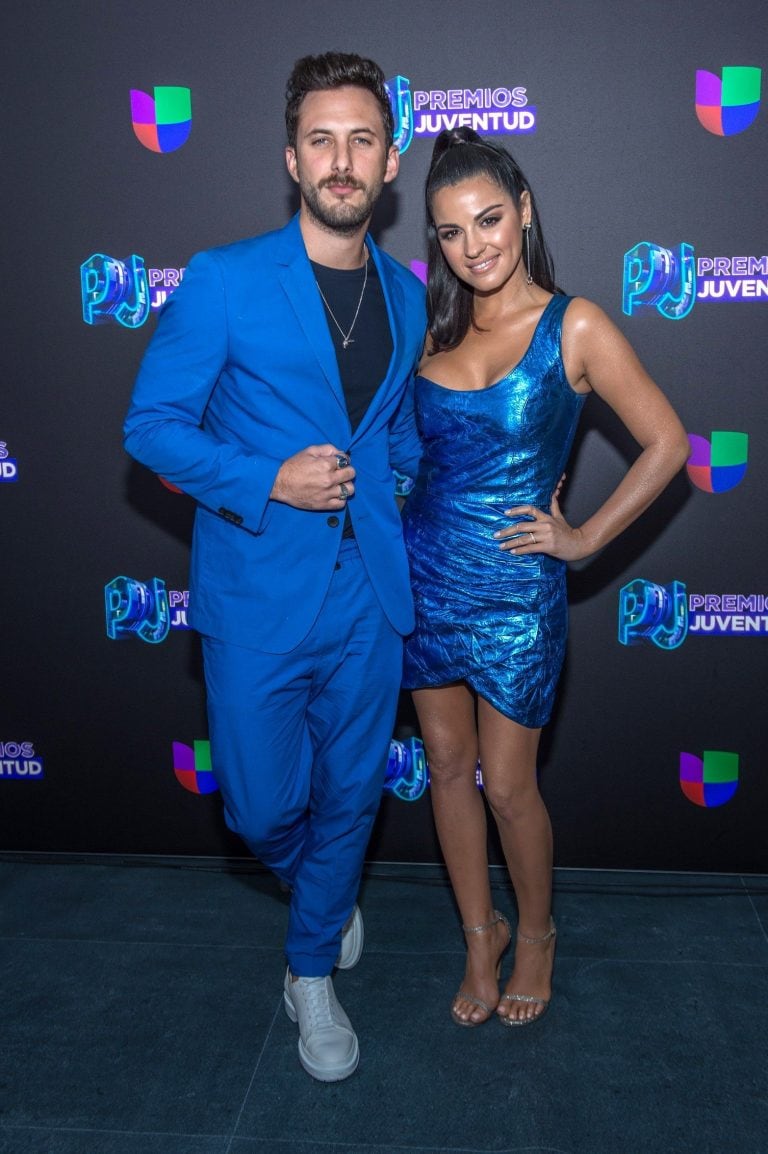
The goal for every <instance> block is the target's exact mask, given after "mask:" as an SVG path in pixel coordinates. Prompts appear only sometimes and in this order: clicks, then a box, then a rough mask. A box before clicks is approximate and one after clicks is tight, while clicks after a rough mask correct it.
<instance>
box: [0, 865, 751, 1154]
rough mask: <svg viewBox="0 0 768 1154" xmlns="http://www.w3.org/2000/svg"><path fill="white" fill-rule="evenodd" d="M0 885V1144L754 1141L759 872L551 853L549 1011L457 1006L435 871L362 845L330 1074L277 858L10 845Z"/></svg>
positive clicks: (372, 1153)
mask: <svg viewBox="0 0 768 1154" xmlns="http://www.w3.org/2000/svg"><path fill="white" fill-rule="evenodd" d="M404 868H405V867H404ZM499 879H500V880H499V885H498V887H497V891H496V904H497V905H500V906H501V907H502V908H503V909H507V910H509V909H510V907H511V902H510V900H509V896H508V894H507V892H506V890H505V888H504V886H503V884H502V882H501V875H500V874H499ZM0 896H1V897H2V914H1V915H0V975H2V998H1V1000H0V1154H91V1152H93V1154H267V1152H270V1154H395V1152H397V1154H403V1152H408V1154H427V1152H429V1154H436V1152H440V1154H485V1152H489V1154H491V1152H493V1154H511V1152H513V1151H514V1152H520V1154H522V1152H523V1151H525V1152H528V1154H531V1152H534V1151H535V1152H539V1151H540V1152H549V1154H768V1074H767V1073H766V1065H767V1063H766V1057H765V1051H766V1038H768V934H767V933H766V930H767V929H768V879H765V878H738V877H704V876H696V875H662V874H637V873H632V874H628V873H596V872H585V873H580V872H575V871H560V872H558V874H557V879H556V905H555V912H556V917H557V922H558V955H557V968H556V993H555V999H554V1001H553V1004H552V1008H551V1010H550V1012H549V1014H548V1015H547V1017H546V1019H545V1020H544V1021H542V1022H541V1023H539V1024H538V1025H536V1026H535V1027H532V1028H530V1029H525V1030H508V1029H504V1028H503V1027H501V1026H500V1025H499V1023H497V1022H495V1021H492V1022H490V1023H488V1025H486V1026H484V1027H483V1028H481V1029H476V1030H462V1029H459V1028H457V1027H456V1026H454V1025H453V1023H452V1021H451V1019H450V1017H449V1014H448V1006H449V1003H450V999H451V996H452V994H453V992H454V990H455V989H456V987H457V985H458V983H459V981H460V979H461V974H462V969H463V963H462V954H463V947H462V940H461V934H460V932H459V929H458V923H457V919H456V916H455V913H454V910H453V905H452V901H451V897H450V893H449V891H448V889H447V888H446V886H445V885H444V884H443V883H442V877H441V874H440V872H439V871H437V870H433V869H425V868H419V867H410V869H409V876H407V877H405V876H399V875H398V874H397V873H396V872H395V871H394V870H393V869H392V868H385V867H382V866H378V867H372V868H371V870H370V871H369V872H368V874H367V876H366V880H365V882H364V886H363V892H362V897H361V904H362V907H363V911H364V914H365V918H366V935H367V937H366V950H365V954H364V956H363V960H362V962H361V963H360V965H359V966H358V967H357V968H356V969H355V970H352V971H349V972H347V973H343V974H339V975H338V977H337V979H336V988H337V991H338V993H339V995H340V997H341V999H342V1001H343V1004H344V1006H345V1008H346V1009H347V1011H348V1013H349V1015H350V1017H351V1018H352V1021H353V1022H354V1023H355V1026H356V1028H357V1031H358V1034H359V1036H360V1043H361V1051H362V1059H361V1063H360V1067H359V1070H358V1072H357V1073H356V1074H355V1076H354V1077H353V1078H351V1079H349V1080H348V1081H346V1082H343V1083H338V1084H335V1085H322V1084H319V1083H316V1082H314V1081H313V1080H312V1079H310V1078H309V1077H308V1076H307V1075H306V1074H305V1073H304V1072H303V1071H302V1070H301V1068H300V1067H299V1065H298V1062H297V1058H296V1027H295V1026H293V1025H292V1024H291V1023H290V1022H289V1021H288V1019H287V1017H286V1016H285V1014H284V1012H283V1009H282V996H281V981H282V976H283V967H284V962H283V958H282V953H281V939H282V933H283V929H284V925H285V920H286V900H285V897H284V896H283V895H282V894H281V893H280V892H279V890H278V889H277V887H276V886H275V885H274V884H273V882H272V880H271V878H269V877H268V876H267V875H263V874H258V873H253V872H247V871H242V872H232V871H230V872H228V871H227V870H225V869H223V868H216V866H215V863H201V862H199V861H198V862H190V863H186V864H181V863H174V864H170V863H169V864H163V863H158V864H152V865H147V864H139V863H135V864H131V863H128V864H112V863H111V862H104V861H99V860H98V859H94V860H93V861H88V862H80V863H76V862H74V861H72V860H71V859H67V858H63V859H62V860H61V861H60V862H56V863H40V862H33V861H26V860H19V859H14V858H13V857H10V858H7V859H6V860H3V861H0Z"/></svg>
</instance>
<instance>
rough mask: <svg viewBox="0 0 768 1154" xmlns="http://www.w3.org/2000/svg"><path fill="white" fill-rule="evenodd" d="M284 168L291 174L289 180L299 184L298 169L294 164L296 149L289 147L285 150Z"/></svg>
mask: <svg viewBox="0 0 768 1154" xmlns="http://www.w3.org/2000/svg"><path fill="white" fill-rule="evenodd" d="M285 166H286V168H287V169H288V171H289V172H290V174H291V179H292V180H295V181H296V183H297V184H298V183H299V167H298V165H297V163H296V149H295V148H291V147H290V145H288V146H286V149H285Z"/></svg>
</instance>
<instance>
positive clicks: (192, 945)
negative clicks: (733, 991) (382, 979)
mask: <svg viewBox="0 0 768 1154" xmlns="http://www.w3.org/2000/svg"><path fill="white" fill-rule="evenodd" d="M761 931H762V936H763V937H764V938H765V940H766V944H768V935H766V934H765V931H764V930H762V926H761ZM54 943H55V944H59V945H69V946H120V947H121V948H126V947H150V948H155V949H168V948H172V949H195V950H214V951H217V952H218V951H224V950H229V951H233V952H237V953H246V952H250V953H254V954H265V955H268V956H270V957H272V956H283V952H284V951H283V947H282V946H246V945H236V944H227V945H225V944H218V943H207V942H183V941H181V942H179V941H159V942H158V941H148V940H146V939H138V940H136V941H131V940H129V939H124V938H59V937H2V936H0V945H2V944H9V945H19V944H23V945H27V944H30V945H51V944H54ZM365 956H366V958H369V959H374V958H375V959H379V958H381V959H385V960H386V959H389V958H392V957H403V958H413V957H420V958H427V957H435V958H459V959H460V958H463V957H465V956H466V951H465V950H464V949H462V948H461V947H454V946H446V947H445V948H443V949H435V948H431V949H427V948H419V947H415V948H413V949H405V948H403V947H402V946H400V947H398V948H393V949H390V948H388V947H386V946H380V947H375V946H371V945H370V944H367V945H366V949H365ZM557 956H558V961H561V962H564V961H567V962H577V963H578V962H595V963H605V962H612V963H615V962H619V963H622V964H625V965H705V966H735V967H744V968H749V969H763V968H765V967H766V966H768V956H767V957H766V960H765V961H764V962H763V961H753V962H743V961H736V960H730V959H723V960H718V959H712V958H709V957H707V958H670V957H665V956H661V957H650V958H638V957H636V956H631V957H630V956H628V955H624V954H616V955H607V956H603V957H595V955H594V954H577V953H569V952H568V951H567V950H566V949H564V948H563V947H562V946H561V947H560V949H559V950H558V955H557Z"/></svg>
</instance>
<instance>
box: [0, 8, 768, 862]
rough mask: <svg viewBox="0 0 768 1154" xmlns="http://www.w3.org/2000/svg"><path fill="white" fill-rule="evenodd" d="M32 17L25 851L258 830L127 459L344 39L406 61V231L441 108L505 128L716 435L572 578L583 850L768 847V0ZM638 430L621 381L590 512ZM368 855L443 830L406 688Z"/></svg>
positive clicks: (22, 481) (177, 517) (566, 752)
mask: <svg viewBox="0 0 768 1154" xmlns="http://www.w3.org/2000/svg"><path fill="white" fill-rule="evenodd" d="M3 41H4V43H3V50H4V55H5V57H6V59H5V61H4V63H3V68H2V79H3V84H4V97H3V119H4V127H5V139H6V146H5V151H4V154H3V168H4V177H5V179H4V182H3V183H4V186H5V197H6V209H5V214H4V228H3V230H2V232H3V236H2V244H3V247H4V248H5V250H6V251H5V260H4V264H3V268H4V293H3V299H4V306H3V314H4V320H5V333H4V337H3V342H2V344H3V348H2V354H3V359H4V368H3V371H2V386H1V387H2V405H1V406H0V518H1V519H2V543H3V550H2V551H3V564H2V566H1V567H0V583H1V585H0V592H1V596H2V602H1V604H2V647H3V660H2V670H3V675H4V676H3V683H4V684H3V690H2V698H1V699H0V849H4V850H29V851H40V852H47V851H51V852H67V851H71V852H77V853H85V852H93V853H98V852H105V853H119V854H168V855H184V854H194V855H213V856H238V855H242V854H244V850H243V847H242V846H241V844H240V843H239V842H238V841H237V840H236V839H235V838H233V837H232V836H231V835H229V834H228V833H227V831H226V830H225V828H224V824H223V821H222V818H221V812H220V808H221V807H220V802H219V799H218V795H217V789H216V766H215V765H211V761H210V755H209V748H208V744H207V731H206V720H205V708H204V696H203V687H202V679H201V668H200V654H199V644H198V640H197V638H196V637H195V635H194V634H193V633H192V632H190V631H189V630H188V629H187V627H186V611H187V602H188V595H187V591H186V579H187V564H188V545H189V538H190V529H191V521H192V516H193V506H192V502H191V501H190V499H189V498H187V497H186V496H184V495H183V494H180V493H178V492H174V491H173V490H172V488H170V487H168V486H166V485H164V484H163V483H162V481H161V480H159V479H158V478H156V477H154V476H152V475H151V474H150V473H148V472H146V471H143V470H142V469H140V468H139V467H138V466H136V465H134V464H132V463H131V462H130V461H129V459H128V458H127V457H126V456H125V455H124V453H123V451H122V448H121V425H122V419H123V415H124V412H125V409H126V406H127V403H128V398H129V395H130V391H131V386H132V382H133V378H134V375H135V372H136V369H137V366H138V363H139V359H140V357H141V355H142V352H143V350H144V348H145V346H146V344H147V341H148V339H149V337H150V335H151V333H152V331H153V329H154V326H155V318H156V313H157V310H158V308H159V307H160V306H161V304H162V302H163V301H164V300H165V299H166V297H167V296H168V294H170V293H172V292H173V291H174V289H175V288H176V287H177V286H178V284H179V282H180V279H181V278H182V277H183V275H184V267H185V265H186V263H187V261H188V260H189V257H190V255H191V254H192V253H193V252H194V251H196V250H199V249H204V248H208V247H210V246H212V245H216V244H221V243H224V242H227V241H230V240H234V239H237V238H240V237H243V236H248V235H252V234H254V233H257V232H261V231H263V230H266V229H270V228H274V227H277V226H279V225H281V224H282V223H284V222H285V220H286V219H287V217H288V215H289V214H290V213H291V212H293V211H295V209H296V196H295V190H294V186H293V185H292V183H291V182H290V180H289V178H288V176H287V173H286V172H285V165H284V158H283V147H284V130H283V92H284V86H285V80H286V77H287V75H288V73H289V71H290V68H291V66H292V64H293V61H294V60H295V59H296V58H297V57H298V56H301V55H303V54H305V53H307V52H320V51H325V50H327V49H329V48H338V49H342V50H345V51H357V52H360V53H363V54H365V55H370V56H373V57H374V58H375V59H376V60H378V61H379V62H380V63H381V65H382V67H383V68H384V69H385V70H386V73H387V76H388V77H389V78H390V80H389V86H390V91H391V96H392V100H393V104H394V107H395V111H396V118H397V127H398V140H399V144H400V148H401V152H402V163H401V172H400V175H399V177H398V179H397V181H396V182H395V183H394V185H391V186H389V187H388V189H387V193H386V196H385V198H384V200H383V201H382V203H381V204H380V206H379V209H378V210H377V216H376V218H375V228H374V231H375V233H376V235H377V237H378V239H379V240H380V241H381V242H382V243H383V244H384V246H385V247H386V248H388V249H389V251H390V252H392V253H393V255H395V256H396V257H397V258H398V259H400V260H401V261H402V262H404V263H405V264H410V265H412V267H413V268H414V269H415V270H416V271H417V272H419V271H421V272H422V273H423V264H422V263H421V262H423V260H424V256H425V240H424V231H423V208H422V186H423V180H424V176H425V173H426V169H427V164H428V158H429V155H430V149H431V138H432V137H434V136H435V135H436V133H437V132H438V131H440V129H441V128H443V127H446V126H451V125H455V124H469V125H472V126H474V127H475V128H477V129H478V130H479V131H480V132H481V133H484V134H487V135H492V136H494V137H497V138H499V139H502V140H503V141H504V142H505V143H506V144H507V145H508V146H509V147H510V149H511V150H512V151H513V152H514V154H515V155H516V157H517V158H518V159H519V161H520V163H521V165H522V167H523V169H524V170H525V171H526V173H527V174H528V177H529V179H530V180H531V182H532V185H533V187H534V190H535V192H536V196H537V198H538V200H539V204H540V208H541V212H542V217H543V221H544V225H545V229H546V233H547V237H548V240H549V242H550V245H551V247H552V249H553V251H554V254H555V257H556V265H557V273H558V279H559V282H560V284H561V285H562V286H563V287H564V288H565V290H566V291H568V292H570V293H573V294H581V295H584V296H587V297H590V298H592V299H593V300H595V301H597V302H598V303H599V304H600V305H601V306H602V307H603V308H604V309H606V310H607V312H608V313H609V315H610V316H612V317H613V319H614V320H615V321H616V322H617V323H618V324H619V326H620V327H621V328H622V330H623V331H624V332H625V333H626V334H627V336H628V337H629V339H630V341H631V342H632V343H633V344H634V346H635V347H636V349H637V350H638V352H639V354H640V356H641V358H642V359H643V360H644V362H645V364H646V365H647V366H648V368H649V370H650V372H651V373H652V375H653V376H654V377H655V378H656V379H657V380H658V381H659V383H660V384H661V385H662V387H663V388H664V389H665V390H666V391H667V393H668V394H669V396H670V397H671V398H672V400H673V402H674V403H675V405H676V406H677V408H678V410H679V412H680V414H681V416H682V418H683V421H684V423H685V425H686V428H687V430H688V432H689V435H690V440H691V446H692V453H691V458H690V463H689V465H688V467H687V470H686V471H685V472H684V473H682V474H681V475H680V477H679V478H678V479H677V480H676V481H675V483H673V485H672V486H671V487H670V489H669V490H668V492H667V493H666V494H665V495H664V497H663V499H662V500H661V501H659V503H658V504H657V505H656V506H655V507H654V509H653V510H652V511H651V512H649V513H648V514H647V515H646V516H645V517H644V518H643V519H642V520H641V521H640V522H639V523H638V524H637V525H636V526H634V527H633V528H632V529H631V530H630V531H629V532H628V533H627V534H626V535H625V537H624V538H623V539H622V540H621V542H619V543H616V544H614V545H613V546H612V547H610V548H609V549H607V550H605V551H604V553H603V554H602V555H600V556H598V557H596V558H594V559H593V560H591V561H590V562H589V563H585V564H583V565H581V566H579V567H578V568H575V569H574V570H573V571H572V573H571V580H570V589H571V604H572V618H571V641H570V653H569V658H568V662H567V667H566V671H565V675H564V679H563V683H562V690H561V695H560V701H559V706H558V709H557V713H556V716H555V719H554V721H553V723H552V725H551V726H550V728H549V730H548V731H547V733H546V736H545V739H544V743H543V749H542V757H541V781H542V789H543V792H544V794H545V797H546V800H547V802H548V804H549V806H550V810H551V813H552V818H553V822H554V826H555V833H556V847H557V859H556V860H557V863H558V864H559V865H563V866H585V867H590V866H600V867H638V868H640V867H649V868H660V869H661V868H663V869H697V870H698V869H701V870H719V871H764V870H765V869H766V868H767V867H768V857H767V856H766V849H765V846H766V837H765V813H766V810H767V808H768V760H767V758H766V752H765V745H766V742H765V736H766V725H765V715H766V705H765V696H766V651H767V646H768V637H767V635H768V584H767V583H766V580H765V578H766V559H767V557H768V545H766V515H765V492H766V486H767V485H768V418H767V414H766V402H765V399H764V393H765V388H766V370H765V354H766V332H767V331H768V323H767V322H768V257H766V255H765V254H766V250H767V249H768V245H767V244H766V236H767V232H766V228H767V225H766V210H765V198H766V191H765V190H766V187H767V186H768V149H767V147H766V145H767V144H768V107H766V106H765V104H764V103H763V104H761V98H762V97H763V95H764V83H763V77H764V74H765V72H766V71H767V70H768V22H766V20H765V16H764V11H763V6H762V4H761V3H760V0H752V2H750V3H745V2H741V0H731V3H729V4H727V5H725V4H722V3H721V2H720V0H717V2H715V0H700V2H698V3H696V4H694V3H690V4H669V3H668V2H666V0H650V2H646V3H643V4H637V3H635V2H634V0H574V2H572V3H561V2H558V0H540V2H539V3H537V4H533V5H532V4H530V3H525V4H523V3H515V2H514V0H513V2H511V3H507V4H504V5H500V6H499V5H497V6H496V7H491V8H490V9H488V8H478V7H477V5H472V4H468V3H466V0H443V2H441V3H431V2H424V3H421V4H413V3H412V0H390V2H389V3H373V2H370V0H336V3H334V4H333V5H332V6H331V7H330V8H329V7H328V6H327V5H317V4H316V3H311V2H310V0H291V2H290V3H288V4H285V5H282V6H280V5H274V4H271V3H266V0H223V2H219V3H213V2H208V0H196V2H195V3H189V2H184V3H182V2H181V0H165V2H164V3H162V4H158V3H156V2H155V0H151V2H150V0H134V2H133V3H131V4H118V3H116V2H111V0H90V2H86V0H70V2H69V3H67V4H54V3H50V2H47V3H46V2H43V0H24V2H23V3H22V2H21V0H10V2H9V3H8V4H7V5H6V10H5V34H4V37H3ZM635 451H636V449H635V447H634V445H633V444H632V443H631V441H630V439H629V438H628V436H627V435H626V433H625V432H624V431H623V429H622V428H621V426H619V425H618V424H617V422H616V420H615V419H614V418H613V416H612V414H611V413H610V412H609V411H607V410H606V409H605V407H604V406H603V405H601V403H600V402H599V401H597V400H594V399H592V400H590V402H589V403H588V404H587V407H586V412H585V417H584V421H583V425H582V429H581V433H580V436H579V439H578V444H577V448H576V452H575V454H574V458H573V461H572V462H571V465H570V467H569V476H568V481H567V488H566V495H565V508H566V513H567V514H568V515H569V516H570V518H571V519H573V520H575V521H577V522H578V521H579V520H580V519H582V518H583V517H585V516H586V515H587V514H588V513H589V512H590V511H591V510H592V509H593V508H594V507H595V505H596V504H597V503H598V502H600V501H601V500H602V499H603V498H604V497H605V495H606V494H607V493H608V492H609V491H610V490H611V488H612V487H613V486H614V485H615V484H616V482H617V480H618V478H619V477H620V476H621V473H622V471H623V470H624V469H625V468H626V466H627V463H628V462H629V461H631V459H632V457H633V454H634V453H635ZM258 756H259V751H258V750H254V757H255V758H257V757H258ZM494 854H495V860H496V861H499V860H501V859H500V856H499V853H498V847H495V848H494ZM370 856H371V857H372V858H374V859H376V860H396V861H436V860H439V850H438V848H437V844H436V840H435V836H434V833H433V828H432V822H431V816H430V810H429V792H428V778H427V769H426V766H425V764H424V757H423V751H422V749H421V745H420V742H419V740H418V732H417V730H416V727H415V718H414V715H413V712H412V708H411V706H410V702H409V700H408V699H407V697H406V696H405V695H404V697H403V701H402V707H401V713H400V717H399V722H398V729H397V731H396V732H395V734H393V743H392V747H391V752H390V764H389V771H388V781H387V785H386V788H385V791H384V796H383V804H382V810H381V815H380V818H379V821H378V824H377V827H376V831H375V834H374V838H373V842H372V844H371V850H370Z"/></svg>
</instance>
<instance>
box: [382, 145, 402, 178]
mask: <svg viewBox="0 0 768 1154" xmlns="http://www.w3.org/2000/svg"><path fill="white" fill-rule="evenodd" d="M399 171H400V149H399V148H398V147H397V145H396V144H393V145H392V146H391V148H390V150H389V152H388V153H387V166H386V168H385V169H384V183H385V184H389V182H390V180H394V179H395V177H396V176H397V174H398V172H399Z"/></svg>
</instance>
